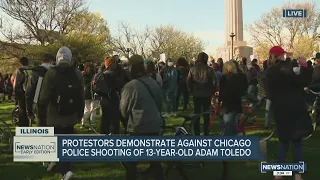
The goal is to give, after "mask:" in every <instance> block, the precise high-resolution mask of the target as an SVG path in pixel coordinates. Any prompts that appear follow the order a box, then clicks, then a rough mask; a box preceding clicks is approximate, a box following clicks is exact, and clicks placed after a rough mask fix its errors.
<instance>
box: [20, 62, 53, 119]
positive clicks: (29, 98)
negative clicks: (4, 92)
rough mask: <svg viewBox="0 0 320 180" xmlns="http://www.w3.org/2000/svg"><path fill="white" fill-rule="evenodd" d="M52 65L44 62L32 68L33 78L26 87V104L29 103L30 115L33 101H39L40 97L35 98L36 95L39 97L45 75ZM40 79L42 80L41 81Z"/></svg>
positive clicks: (28, 111) (28, 110)
mask: <svg viewBox="0 0 320 180" xmlns="http://www.w3.org/2000/svg"><path fill="white" fill-rule="evenodd" d="M51 67H52V65H51V64H49V63H42V64H41V65H40V66H38V67H35V68H33V69H32V74H31V78H30V80H29V81H28V84H27V88H26V104H27V113H28V115H31V114H32V113H33V103H37V102H38V98H34V97H35V96H36V97H39V92H40V91H41V86H42V82H43V81H42V80H43V77H44V76H45V74H46V72H47V71H48V70H49V69H50V68H51ZM39 79H41V80H40V81H39ZM38 86H39V87H38ZM37 89H38V90H37Z"/></svg>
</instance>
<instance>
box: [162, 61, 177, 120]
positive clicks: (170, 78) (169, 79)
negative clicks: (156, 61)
mask: <svg viewBox="0 0 320 180" xmlns="http://www.w3.org/2000/svg"><path fill="white" fill-rule="evenodd" d="M177 86H178V72H177V70H176V68H175V67H174V66H173V61H172V59H170V58H169V59H168V64H167V67H165V69H164V70H163V85H162V89H163V91H164V95H165V101H166V103H167V113H165V114H164V115H163V116H164V117H170V116H176V112H174V111H175V110H176V109H177V108H176V104H177V103H176V95H177Z"/></svg>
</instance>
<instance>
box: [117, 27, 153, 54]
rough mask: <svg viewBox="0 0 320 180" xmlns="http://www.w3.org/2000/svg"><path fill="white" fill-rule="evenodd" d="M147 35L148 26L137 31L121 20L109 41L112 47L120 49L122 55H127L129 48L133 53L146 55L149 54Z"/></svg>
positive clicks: (148, 32)
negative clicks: (115, 32)
mask: <svg viewBox="0 0 320 180" xmlns="http://www.w3.org/2000/svg"><path fill="white" fill-rule="evenodd" d="M149 36H150V29H149V28H148V27H146V28H145V29H143V30H140V31H139V30H136V29H134V28H132V27H130V26H129V24H127V23H125V22H121V23H120V24H119V26H118V31H117V34H116V35H115V36H113V38H112V40H111V43H112V45H113V46H114V49H116V50H118V51H120V53H121V54H123V55H128V53H129V52H128V50H129V49H130V51H131V53H133V54H141V55H142V56H143V57H147V56H148V55H149V51H148V50H149V49H148V43H149V42H148V41H149Z"/></svg>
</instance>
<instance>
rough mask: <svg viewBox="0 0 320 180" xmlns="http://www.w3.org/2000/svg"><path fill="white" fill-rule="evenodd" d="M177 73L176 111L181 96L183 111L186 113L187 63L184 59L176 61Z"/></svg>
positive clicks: (187, 95) (187, 92) (187, 97)
mask: <svg viewBox="0 0 320 180" xmlns="http://www.w3.org/2000/svg"><path fill="white" fill-rule="evenodd" d="M176 66H177V72H178V89H177V102H176V104H177V105H176V108H177V109H176V111H178V107H179V104H180V97H181V94H182V96H183V111H187V109H188V104H189V95H190V94H189V90H188V86H187V78H188V74H189V70H190V67H189V63H188V61H187V59H186V58H179V59H178V60H177V64H176Z"/></svg>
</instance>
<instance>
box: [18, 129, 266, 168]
mask: <svg viewBox="0 0 320 180" xmlns="http://www.w3.org/2000/svg"><path fill="white" fill-rule="evenodd" d="M36 138H38V139H36ZM39 138H41V140H40V139H39ZM27 156H28V157H27ZM29 156H30V157H29ZM19 157H20V158H19ZM21 157H23V158H22V160H21ZM263 158H264V157H263V155H262V154H261V153H260V148H259V139H258V137H253V136H240V137H239V136H238V137H217V136H215V137H210V136H208V137H204V136H203V137H201V136H185V137H172V136H163V137H162V136H159V137H158V136H157V137H149V136H85V135H84V136H57V137H15V147H14V161H52V160H55V159H56V161H60V162H62V161H70V162H89V161H138V160H139V161H150V160H151V161H153V160H155V161H157V160H159V161H171V160H173V161H174V160H192V161H198V160H201V161H203V160H263Z"/></svg>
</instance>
